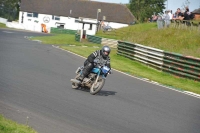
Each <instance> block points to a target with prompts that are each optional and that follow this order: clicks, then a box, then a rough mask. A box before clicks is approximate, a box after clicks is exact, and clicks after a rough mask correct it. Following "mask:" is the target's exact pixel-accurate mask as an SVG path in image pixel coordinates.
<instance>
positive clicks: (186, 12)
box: [183, 7, 191, 26]
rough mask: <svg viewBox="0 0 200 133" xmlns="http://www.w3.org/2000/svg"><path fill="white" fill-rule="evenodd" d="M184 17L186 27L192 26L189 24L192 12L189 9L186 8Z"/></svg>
mask: <svg viewBox="0 0 200 133" xmlns="http://www.w3.org/2000/svg"><path fill="white" fill-rule="evenodd" d="M183 16H184V18H183V20H185V23H186V25H188V26H190V25H191V24H190V22H189V20H190V11H189V8H188V7H186V8H185V12H184V14H183Z"/></svg>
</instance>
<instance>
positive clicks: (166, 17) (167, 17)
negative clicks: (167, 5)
mask: <svg viewBox="0 0 200 133" xmlns="http://www.w3.org/2000/svg"><path fill="white" fill-rule="evenodd" d="M164 17H165V18H164V21H165V27H169V25H170V23H171V22H170V16H169V11H165V16H164Z"/></svg>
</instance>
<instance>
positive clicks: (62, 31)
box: [51, 27, 77, 35]
mask: <svg viewBox="0 0 200 133" xmlns="http://www.w3.org/2000/svg"><path fill="white" fill-rule="evenodd" d="M51 33H56V34H73V35H74V34H76V33H77V31H76V30H69V29H62V28H53V27H51Z"/></svg>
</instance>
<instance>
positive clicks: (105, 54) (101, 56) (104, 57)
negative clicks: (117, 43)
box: [79, 46, 111, 82]
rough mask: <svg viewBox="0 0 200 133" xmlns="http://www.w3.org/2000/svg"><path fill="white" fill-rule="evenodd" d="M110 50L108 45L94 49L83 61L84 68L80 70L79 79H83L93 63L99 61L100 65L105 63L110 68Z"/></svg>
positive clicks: (92, 66)
mask: <svg viewBox="0 0 200 133" xmlns="http://www.w3.org/2000/svg"><path fill="white" fill-rule="evenodd" d="M110 52H111V49H110V47H108V46H103V47H102V49H101V50H96V51H95V52H93V53H92V54H90V55H89V56H88V58H87V59H86V61H85V62H84V68H83V71H82V74H81V76H80V77H79V80H80V81H81V82H82V81H83V79H84V78H85V77H86V76H87V75H88V74H89V73H90V71H91V70H92V68H94V66H95V63H100V64H102V65H106V66H107V67H109V68H111V66H110V57H109V54H110Z"/></svg>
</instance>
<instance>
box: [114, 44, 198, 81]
mask: <svg viewBox="0 0 200 133" xmlns="http://www.w3.org/2000/svg"><path fill="white" fill-rule="evenodd" d="M117 48H118V50H117V54H118V55H122V56H124V57H127V58H129V59H133V60H137V61H140V62H142V63H144V64H146V65H149V66H152V67H154V68H157V69H159V70H162V71H165V72H168V73H171V74H174V75H178V76H182V77H186V78H189V79H193V80H197V81H200V59H199V58H194V57H188V56H183V55H181V54H177V53H171V52H167V51H163V50H160V49H155V48H151V47H147V46H143V45H140V44H133V43H129V42H124V41H118V47H117Z"/></svg>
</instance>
